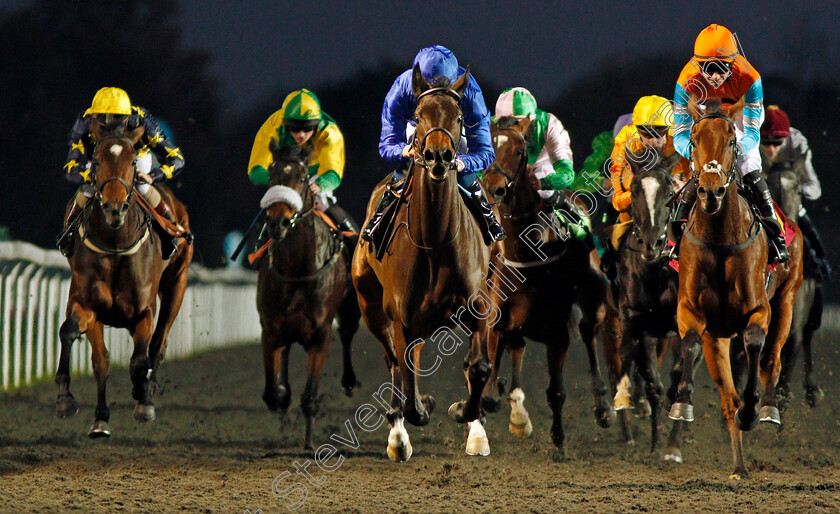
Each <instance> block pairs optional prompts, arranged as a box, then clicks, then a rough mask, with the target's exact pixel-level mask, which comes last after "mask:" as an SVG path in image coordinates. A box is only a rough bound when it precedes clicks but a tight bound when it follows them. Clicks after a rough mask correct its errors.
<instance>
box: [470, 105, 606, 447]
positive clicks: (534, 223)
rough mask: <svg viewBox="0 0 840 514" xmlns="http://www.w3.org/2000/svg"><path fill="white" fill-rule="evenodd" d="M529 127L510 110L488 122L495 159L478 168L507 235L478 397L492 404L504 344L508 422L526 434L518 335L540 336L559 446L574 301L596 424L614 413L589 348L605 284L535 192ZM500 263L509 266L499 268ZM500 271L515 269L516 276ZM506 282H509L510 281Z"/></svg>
mask: <svg viewBox="0 0 840 514" xmlns="http://www.w3.org/2000/svg"><path fill="white" fill-rule="evenodd" d="M530 128H531V120H530V119H529V118H524V119H522V120H521V121H518V122H517V120H516V119H515V118H502V119H501V120H499V123H498V124H497V123H494V124H493V125H492V127H491V135H492V137H493V142H494V146H495V147H496V159H495V161H494V162H493V164H492V165H491V166H490V167H489V168H488V169H487V170H486V171H484V173H483V182H484V187H485V188H486V189H487V190H488V191H489V192H490V193H491V194H492V195H493V197H494V198H495V200H496V203H497V204H498V205H499V212H500V214H501V216H502V225H503V227H504V229H505V232H506V233H507V234H508V235H509V236H511V237H508V238H507V239H505V240H504V241H502V242H501V243H499V244H498V245H497V246H494V255H493V259H492V261H493V266H491V280H492V285H491V286H490V296H491V300H492V302H493V303H494V304H495V305H498V306H499V308H500V311H501V316H500V318H499V320H498V322H497V323H494V324H493V325H490V324H487V325H486V327H485V331H486V332H487V336H486V339H487V350H488V354H489V357H490V359H491V361H492V362H493V363H494V372H493V374H492V376H491V379H490V380H489V381H488V383H487V386H486V388H485V391H484V397H483V398H482V400H483V404H484V405H485V408H486V409H487V410H489V411H493V410H498V405H499V399H498V396H497V391H498V387H497V383H496V378H497V373H496V371H497V370H498V367H499V364H500V363H501V358H502V355H503V354H504V350H505V348H507V349H508V351H509V352H510V354H511V361H512V368H513V369H512V380H511V392H510V397H509V401H510V404H511V414H510V426H509V429H510V431H511V433H512V434H514V435H516V436H517V437H525V436H528V435H530V433H531V426H532V425H531V421H530V419H529V417H528V413H527V411H526V410H525V408H524V405H523V402H524V399H525V394H524V392H523V390H522V383H521V369H522V357H523V352H524V350H525V346H524V345H525V340H524V338H525V337H528V338H529V339H533V340H535V341H539V342H542V343H544V344H545V345H546V348H547V353H548V361H549V377H550V380H549V386H548V389H547V390H546V395H547V400H548V404H549V406H550V407H551V410H552V412H553V423H552V426H551V437H552V440H553V442H554V444H555V446H557V448H558V449H559V451H560V452H562V451H563V442H564V439H565V435H564V431H563V422H562V412H563V404H564V402H565V398H566V393H565V390H564V388H563V376H562V373H563V366H564V364H565V361H566V354H567V352H568V349H569V328H568V321H569V317H570V316H571V313H572V306H573V305H574V304H575V302H577V303H578V305H579V306H580V308H581V311H582V313H583V317H582V318H581V321H580V323H579V325H578V328H579V330H580V335H581V338H582V339H583V342H584V344H585V345H586V348H587V352H588V355H589V364H590V375H591V379H592V394H593V396H594V398H595V408H594V412H595V419H596V421H597V422H598V424H599V425H601V426H602V427H608V426H609V425H610V423H611V422H612V419H613V417H614V416H615V413H614V412H613V411H612V408H611V406H610V404H609V402H608V401H607V399H606V395H607V389H606V387H605V385H604V383H603V381H602V379H601V373H600V369H599V365H598V357H597V355H598V354H597V351H596V349H595V332H596V326H597V325H598V323H600V322H601V321H602V320H603V315H604V309H603V307H604V295H605V287H606V284H605V280H604V278H603V276H602V275H601V274H600V272H598V271H596V269H593V268H591V267H590V261H589V251H588V250H587V249H586V246H585V245H584V244H583V243H582V242H580V241H578V240H577V239H576V238H575V237H574V236H571V235H570V234H569V233H568V232H566V231H561V230H560V229H559V228H558V226H557V224H556V220H554V219H553V214H552V212H551V208H550V207H549V206H548V204H547V203H546V202H545V201H544V200H543V199H542V198H541V197H540V195H539V192H538V191H539V189H540V182H539V180H538V179H537V178H536V176H535V175H534V170H533V168H532V167H530V166H528V153H527V148H526V147H527V138H528V137H529V136H530ZM512 236H516V237H512ZM506 266H509V267H510V268H508V269H507V270H505V267H506ZM513 270H515V271H513ZM505 275H517V276H518V277H519V281H520V282H521V284H516V283H515V282H513V281H512V279H511V277H506V276H505ZM511 284H513V285H515V286H516V287H515V288H511Z"/></svg>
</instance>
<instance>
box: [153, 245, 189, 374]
mask: <svg viewBox="0 0 840 514" xmlns="http://www.w3.org/2000/svg"><path fill="white" fill-rule="evenodd" d="M189 251H191V250H189ZM190 260H191V259H187V260H182V262H181V263H180V266H178V267H177V268H173V267H171V266H170V267H167V269H166V270H165V271H164V273H163V276H162V277H161V280H160V286H159V289H158V294H159V295H160V308H159V309H158V321H157V325H156V326H155V332H154V334H153V335H152V342H151V344H150V345H149V358H150V359H151V362H152V377H151V380H152V383H155V382H156V379H157V369H158V366H160V363H161V361H163V357H164V356H165V355H166V345H167V344H168V342H169V341H168V340H169V331H170V329H171V328H172V324H173V323H175V318H176V317H177V316H178V312H179V311H180V310H181V303H182V302H183V301H184V293H185V292H186V290H187V270H188V269H189V263H190Z"/></svg>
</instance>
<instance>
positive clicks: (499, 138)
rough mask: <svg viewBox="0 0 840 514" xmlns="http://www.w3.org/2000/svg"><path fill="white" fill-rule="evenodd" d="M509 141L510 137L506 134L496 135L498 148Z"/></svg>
mask: <svg viewBox="0 0 840 514" xmlns="http://www.w3.org/2000/svg"><path fill="white" fill-rule="evenodd" d="M507 141H508V137H507V136H506V135H504V134H499V135H498V136H496V148H499V147H501V146H502V145H504V144H505V143H507Z"/></svg>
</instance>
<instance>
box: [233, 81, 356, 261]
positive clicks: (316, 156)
mask: <svg viewBox="0 0 840 514" xmlns="http://www.w3.org/2000/svg"><path fill="white" fill-rule="evenodd" d="M271 139H275V140H277V141H278V142H279V143H280V147H281V148H282V147H284V146H289V145H300V146H301V147H307V146H308V147H310V148H311V149H312V152H311V156H310V157H309V175H310V180H309V188H310V189H311V190H312V192H313V193H315V198H316V204H315V206H316V208H317V209H318V210H320V211H322V212H324V213H326V214H327V215H328V216H329V217H330V219H332V220H333V221H334V222H335V224H336V226H338V227H339V228H340V229H342V230H346V231H349V232H358V229H357V228H356V226H355V223H354V222H353V220H352V219H351V218H350V217H349V216H348V215H347V213H345V212H344V209H342V208H341V207H339V206H338V205H337V204H336V199H335V196H334V195H333V191H335V190H336V189H337V188H338V186H339V185H340V184H341V178H342V177H343V176H344V136H343V135H342V134H341V130H339V128H338V125H336V123H335V120H334V119H332V118H331V117H330V115H329V114H327V113H325V112H324V111H322V110H321V103H320V102H319V101H318V97H317V96H315V93H313V92H312V91H309V90H308V89H299V90H297V91H292V92H291V93H289V94H288V95H287V96H286V99H285V100H283V106H282V107H280V110H279V111H277V112H275V113H274V114H272V115H271V116H269V118H268V119H267V120H266V121H265V123H263V125H262V127H260V130H259V131H258V132H257V136H256V137H255V138H254V146H253V148H252V149H251V160H250V161H249V163H248V178H250V179H251V182H253V183H254V184H256V185H258V186H267V185H268V177H269V174H268V169H269V168H270V167H271V164H272V163H273V162H274V156H273V155H272V153H271V150H270V149H269V141H270V140H271ZM265 233H266V232H265V229H263V233H262V235H261V236H260V239H263V238H264V235H265ZM258 244H259V243H258Z"/></svg>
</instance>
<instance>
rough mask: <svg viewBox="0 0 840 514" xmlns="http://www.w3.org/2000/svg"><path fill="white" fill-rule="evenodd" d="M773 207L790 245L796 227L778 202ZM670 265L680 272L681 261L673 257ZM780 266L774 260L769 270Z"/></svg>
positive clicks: (669, 242)
mask: <svg viewBox="0 0 840 514" xmlns="http://www.w3.org/2000/svg"><path fill="white" fill-rule="evenodd" d="M773 207H775V208H776V214H777V215H778V216H779V219H780V220H782V226H783V227H784V231H785V246H790V243H792V242H793V236H794V235H795V234H796V229H794V228H793V223H792V222H791V221H790V220H789V219H788V217H787V216H785V213H784V212H782V208H781V207H779V206H778V205H777V204H776V202H773ZM668 246H676V243H674V242H673V241H671V240H670V239H669V240H668ZM668 265H669V266H671V268H672V269H673V270H674V271H676V272H677V273H679V271H680V261H675V260H673V259H671V260H670V261H668ZM778 266H779V263H778V262H774V263H773V264H768V265H767V271H776V268H777V267H778Z"/></svg>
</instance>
